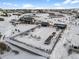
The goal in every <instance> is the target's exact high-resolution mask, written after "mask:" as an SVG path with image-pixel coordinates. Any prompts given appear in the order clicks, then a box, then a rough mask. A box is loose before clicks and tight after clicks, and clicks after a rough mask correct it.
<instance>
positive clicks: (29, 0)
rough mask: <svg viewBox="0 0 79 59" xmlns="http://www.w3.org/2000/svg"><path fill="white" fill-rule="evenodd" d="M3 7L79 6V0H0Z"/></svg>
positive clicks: (46, 7)
mask: <svg viewBox="0 0 79 59" xmlns="http://www.w3.org/2000/svg"><path fill="white" fill-rule="evenodd" d="M0 8H3V9H15V8H17V9H21V8H22V9H48V8H49V9H64V8H79V0H0Z"/></svg>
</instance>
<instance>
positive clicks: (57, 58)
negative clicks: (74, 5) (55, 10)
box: [0, 14, 79, 59]
mask: <svg viewBox="0 0 79 59" xmlns="http://www.w3.org/2000/svg"><path fill="white" fill-rule="evenodd" d="M37 16H39V17H37V18H35V19H37V20H41V21H45V22H50V23H65V24H67V29H65V31H64V33H63V34H62V37H61V38H60V40H59V42H58V43H57V44H56V46H55V48H54V50H53V51H52V54H51V55H50V59H79V54H78V53H76V52H73V53H72V54H70V55H68V48H69V46H66V47H65V46H64V44H68V45H75V46H79V19H75V20H73V18H74V17H73V16H68V15H66V16H65V17H66V18H52V20H51V19H50V18H49V17H48V14H42V15H41V14H37ZM42 16H43V17H42ZM0 17H2V16H0ZM72 17H73V18H72ZM3 18H4V19H5V21H0V32H1V33H2V35H3V36H4V35H5V36H6V37H9V36H12V35H11V31H13V32H14V30H15V29H16V28H17V29H19V30H20V32H24V31H26V30H29V29H31V28H34V27H36V26H37V25H25V24H22V25H17V26H16V27H14V26H13V25H12V24H11V23H9V21H11V19H18V16H11V17H3ZM63 19H64V20H63ZM67 19H68V20H67ZM13 29H14V30H13ZM54 31H55V29H54V28H51V27H50V28H39V29H38V28H37V29H35V30H34V32H30V34H32V35H33V36H35V35H36V36H37V37H39V36H40V37H41V38H40V40H42V39H46V38H47V37H48V36H49V35H50V34H51V33H52V32H54ZM57 33H59V32H57ZM15 34H19V33H18V32H16V33H15ZM15 38H16V39H17V40H19V41H21V42H27V43H28V44H31V43H32V45H35V46H37V47H40V46H41V45H43V43H44V41H39V40H38V42H36V39H34V38H31V37H29V36H22V37H21V36H17V37H15ZM18 38H19V39H18ZM24 39H26V40H24ZM28 39H29V40H28ZM33 41H34V42H33ZM68 41H70V42H71V43H68ZM9 42H10V41H9ZM12 42H13V43H14V41H12ZM39 43H40V44H39ZM16 44H17V43H16ZM38 44H39V45H38ZM9 46H10V47H11V48H12V49H14V50H17V51H19V54H17V55H15V54H14V53H13V52H12V51H10V52H8V53H5V54H4V55H0V58H2V59H46V58H45V57H42V56H38V55H34V54H31V53H29V52H25V51H23V50H21V49H19V48H17V47H14V46H12V45H9ZM19 46H20V44H19ZM21 46H23V45H21ZM51 46H52V45H51ZM24 47H26V46H24ZM26 48H28V49H29V47H26ZM42 48H47V49H49V48H50V46H49V47H48V46H44V45H43V46H42ZM36 52H38V50H36ZM39 53H41V52H40V51H39ZM12 57H13V58H12Z"/></svg>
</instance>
